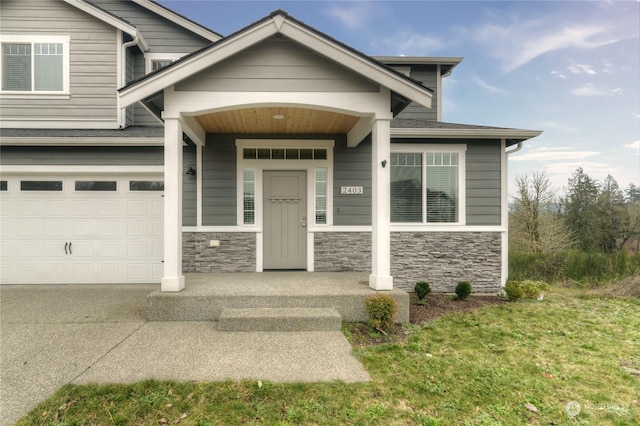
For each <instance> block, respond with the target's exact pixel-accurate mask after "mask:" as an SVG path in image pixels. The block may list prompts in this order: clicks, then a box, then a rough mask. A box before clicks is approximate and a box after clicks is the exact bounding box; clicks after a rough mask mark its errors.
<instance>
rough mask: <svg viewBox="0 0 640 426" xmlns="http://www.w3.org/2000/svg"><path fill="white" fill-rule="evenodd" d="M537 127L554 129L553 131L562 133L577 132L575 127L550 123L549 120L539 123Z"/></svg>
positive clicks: (555, 122)
mask: <svg viewBox="0 0 640 426" xmlns="http://www.w3.org/2000/svg"><path fill="white" fill-rule="evenodd" d="M538 127H540V128H541V129H555V130H561V131H563V132H572V133H573V132H577V131H578V129H576V128H575V127H571V126H568V125H566V124H563V123H558V122H557V121H550V120H547V121H543V122H541V123H539V124H538Z"/></svg>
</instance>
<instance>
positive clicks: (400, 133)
mask: <svg viewBox="0 0 640 426" xmlns="http://www.w3.org/2000/svg"><path fill="white" fill-rule="evenodd" d="M541 134H542V131H541V130H525V129H507V128H485V129H482V128H481V129H477V128H476V129H438V128H435V129H429V128H393V127H392V128H391V137H392V138H406V139H410V138H431V139H432V138H446V139H505V140H506V141H507V146H511V145H515V144H517V143H519V142H524V141H526V140H528V139H532V138H535V137H537V136H540V135H541Z"/></svg>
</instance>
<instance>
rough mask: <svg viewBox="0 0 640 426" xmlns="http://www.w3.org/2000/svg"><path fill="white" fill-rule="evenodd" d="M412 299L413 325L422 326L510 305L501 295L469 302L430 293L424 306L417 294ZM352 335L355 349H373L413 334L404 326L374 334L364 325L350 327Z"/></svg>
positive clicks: (374, 332) (412, 295)
mask: <svg viewBox="0 0 640 426" xmlns="http://www.w3.org/2000/svg"><path fill="white" fill-rule="evenodd" d="M409 295H410V297H411V301H410V305H409V322H410V323H411V324H415V325H420V324H423V323H425V322H427V321H431V320H433V319H436V318H439V317H442V316H444V315H447V314H450V313H452V312H467V311H473V310H475V309H478V308H481V307H483V306H488V305H502V304H504V303H507V302H506V301H504V300H503V299H500V298H499V297H497V296H469V298H467V300H456V299H455V296H454V295H451V294H429V295H428V296H427V297H426V298H425V300H426V303H425V304H424V305H418V304H416V302H417V300H418V297H417V296H416V294H415V293H410V294H409ZM346 327H347V328H348V331H349V332H350V334H351V340H352V343H353V344H354V345H355V346H371V345H379V344H383V343H396V342H400V341H402V340H404V338H405V337H406V336H407V334H408V333H409V332H408V330H407V329H406V328H405V327H404V326H402V325H400V324H396V325H394V327H393V329H391V330H389V331H388V333H387V334H383V333H380V332H378V331H372V329H371V328H370V327H369V325H367V324H364V323H349V324H346Z"/></svg>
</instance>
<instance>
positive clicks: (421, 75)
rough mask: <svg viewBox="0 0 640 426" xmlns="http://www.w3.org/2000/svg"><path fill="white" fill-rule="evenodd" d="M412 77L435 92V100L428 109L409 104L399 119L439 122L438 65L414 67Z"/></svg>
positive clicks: (413, 103) (399, 115)
mask: <svg viewBox="0 0 640 426" xmlns="http://www.w3.org/2000/svg"><path fill="white" fill-rule="evenodd" d="M410 75H411V77H412V78H415V79H416V80H418V81H420V82H422V84H423V85H424V86H426V87H428V88H429V89H431V90H433V99H432V100H431V108H430V109H429V108H426V107H424V106H422V105H419V104H417V103H415V102H412V103H411V104H409V106H408V107H407V108H405V109H404V110H403V111H402V112H401V113H400V114H398V116H397V118H405V119H411V120H437V117H438V108H440V105H438V92H437V89H438V69H437V67H436V65H414V66H413V67H412V68H411V74H410Z"/></svg>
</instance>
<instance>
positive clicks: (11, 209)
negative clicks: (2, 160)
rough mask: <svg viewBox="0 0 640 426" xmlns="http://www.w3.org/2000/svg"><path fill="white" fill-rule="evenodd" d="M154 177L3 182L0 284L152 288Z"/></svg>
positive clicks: (156, 267) (158, 231)
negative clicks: (141, 285)
mask: <svg viewBox="0 0 640 426" xmlns="http://www.w3.org/2000/svg"><path fill="white" fill-rule="evenodd" d="M161 179H162V178H161V177H158V176H152V177H148V176H145V177H144V178H140V177H130V176H117V177H113V176H99V177H95V176H94V177H84V176H82V177H78V176H47V177H43V176H35V177H34V176H11V177H3V178H2V188H0V189H2V191H0V201H1V204H0V238H1V241H2V247H1V249H2V251H1V253H0V255H1V265H0V267H1V268H2V269H1V270H0V282H2V283H3V284H23V283H24V284H49V283H59V284H65V283H86V284H93V283H157V282H159V281H160V279H161V278H162V272H163V268H162V256H163V249H162V239H163V230H162V227H163V220H162V217H163V202H162V200H163V198H162V189H163V184H162V180H161Z"/></svg>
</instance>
